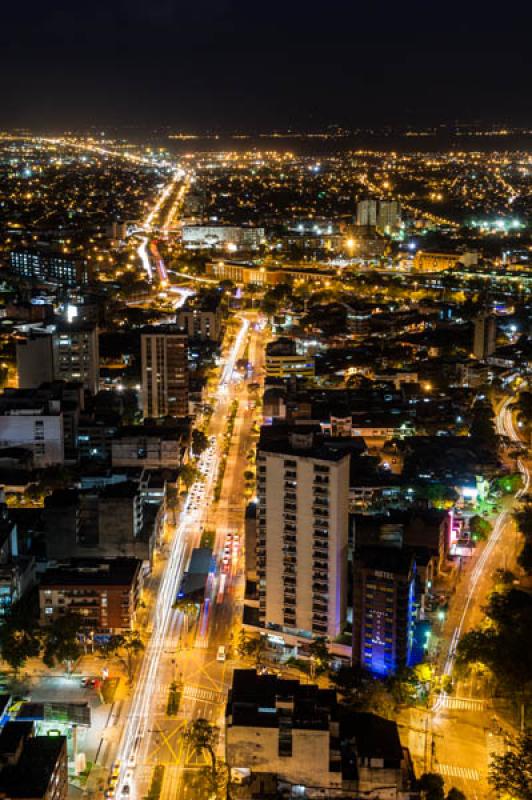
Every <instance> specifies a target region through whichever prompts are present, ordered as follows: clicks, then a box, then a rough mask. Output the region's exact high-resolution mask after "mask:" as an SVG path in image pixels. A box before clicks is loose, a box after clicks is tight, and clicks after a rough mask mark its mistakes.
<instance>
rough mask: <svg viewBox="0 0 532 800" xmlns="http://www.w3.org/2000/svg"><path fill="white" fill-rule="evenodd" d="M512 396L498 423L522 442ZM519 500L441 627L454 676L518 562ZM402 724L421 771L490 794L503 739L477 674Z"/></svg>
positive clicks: (465, 574) (448, 670)
mask: <svg viewBox="0 0 532 800" xmlns="http://www.w3.org/2000/svg"><path fill="white" fill-rule="evenodd" d="M512 400H513V398H512V397H507V398H505V399H504V401H503V402H502V403H501V404H500V407H499V409H498V414H497V426H496V427H497V433H498V434H501V435H504V436H507V437H508V439H509V440H511V441H512V442H515V443H519V441H520V440H519V436H518V433H517V431H516V429H515V426H514V422H513V417H512V412H511V402H512ZM517 465H518V468H519V470H520V472H521V474H522V476H523V488H522V489H521V490H520V491H519V492H518V494H517V496H516V497H517V499H519V497H520V496H521V495H523V494H525V493H526V492H527V491H528V489H529V485H530V472H529V466H528V463H527V461H526V459H525V458H522V459H519V460H518V462H517ZM514 504H515V499H514V498H510V499H508V500H507V501H506V502H505V503H503V509H502V510H501V512H500V514H499V515H498V516H497V518H496V520H495V522H494V525H493V530H492V533H491V536H490V538H489V539H488V541H487V542H486V543H485V545H484V546H483V547H482V548H481V549H479V554H478V556H477V557H476V558H475V559H474V560H472V563H471V564H469V565H466V566H465V567H464V568H463V570H462V574H461V576H460V578H459V581H458V583H457V586H456V591H455V593H454V594H453V597H452V600H451V603H450V608H449V614H448V617H447V619H446V620H445V624H444V626H443V629H442V631H441V642H442V646H441V653H440V657H439V663H437V664H436V668H437V672H439V674H440V675H449V676H450V675H452V672H453V667H454V663H455V657H456V647H457V644H458V641H459V640H460V637H461V636H462V635H463V634H464V633H465V632H467V631H468V630H471V629H472V628H474V627H476V626H477V625H478V624H479V623H480V622H481V621H482V619H483V618H484V613H483V610H482V609H483V606H484V605H485V603H486V600H487V598H488V596H489V594H490V592H491V591H492V590H493V574H494V572H495V571H496V570H497V569H500V568H511V567H512V566H513V565H514V564H515V559H516V556H517V554H518V552H519V546H520V541H519V537H518V535H517V533H516V528H515V523H514V520H513V516H512V510H513V507H514ZM401 722H404V723H405V728H407V730H408V733H407V735H406V736H405V744H408V746H409V747H410V748H411V751H412V753H413V755H414V758H415V760H416V763H417V766H418V771H420V772H422V771H436V772H440V774H441V775H442V776H443V777H444V779H445V781H446V784H447V786H448V787H450V786H456V787H457V788H459V789H461V790H462V791H463V792H464V793H465V794H466V796H467V797H468V800H475V798H478V799H479V800H480V798H485V797H488V796H489V794H490V787H489V786H488V783H487V770H488V764H489V758H490V753H493V752H495V751H498V750H500V748H501V746H502V741H501V738H502V737H500V736H498V735H496V733H495V728H496V727H498V723H497V726H494V717H493V711H491V710H490V709H489V707H488V698H487V697H486V687H485V682H484V681H483V680H481V679H480V678H478V677H475V676H473V677H472V678H470V679H469V680H467V681H458V682H456V684H455V691H454V693H453V695H452V696H447V695H445V694H441V695H439V696H438V697H437V699H436V702H435V703H434V706H433V708H432V709H431V711H430V712H428V713H427V712H426V711H423V710H419V709H411V710H410V711H409V712H408V713H407V714H406V715H403V717H402V719H401Z"/></svg>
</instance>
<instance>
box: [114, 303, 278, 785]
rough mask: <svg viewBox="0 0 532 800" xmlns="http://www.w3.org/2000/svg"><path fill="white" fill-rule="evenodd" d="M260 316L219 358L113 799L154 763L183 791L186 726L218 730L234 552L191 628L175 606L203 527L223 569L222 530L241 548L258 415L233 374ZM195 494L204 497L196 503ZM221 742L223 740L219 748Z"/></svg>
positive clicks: (237, 599)
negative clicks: (172, 707) (172, 710)
mask: <svg viewBox="0 0 532 800" xmlns="http://www.w3.org/2000/svg"><path fill="white" fill-rule="evenodd" d="M255 318H256V315H253V316H252V315H249V316H248V315H242V318H241V323H240V328H239V330H238V333H237V335H236V337H235V339H234V341H233V342H232V344H231V346H230V348H229V349H228V350H227V351H226V352H225V354H224V359H223V367H222V369H221V370H220V375H219V382H218V388H217V390H216V394H215V398H214V413H213V415H212V418H211V422H210V424H209V427H208V430H207V433H208V435H209V436H210V437H212V442H213V444H212V445H211V447H210V449H209V450H208V451H207V452H206V453H205V454H204V455H202V457H201V459H200V466H201V468H202V470H203V472H204V479H203V480H202V481H201V482H200V483H198V484H196V485H194V486H193V487H192V488H191V491H190V492H189V494H188V496H187V499H186V501H185V503H184V507H183V509H182V511H181V513H180V516H179V519H178V521H177V524H176V525H175V529H174V530H170V531H169V541H168V546H167V561H166V565H165V566H164V569H163V571H162V575H161V578H160V582H159V586H158V588H157V590H156V597H155V598H154V602H153V604H152V608H153V611H152V613H151V615H150V617H149V622H148V631H149V641H148V643H147V646H146V649H145V652H144V655H143V659H142V663H141V666H140V669H139V671H138V674H137V677H136V681H135V686H134V692H133V696H132V698H131V701H130V706H129V710H128V713H127V717H126V720H125V724H124V728H123V732H122V735H121V738H120V744H119V746H118V748H117V754H116V758H117V759H118V760H119V761H120V764H121V771H120V779H119V785H118V790H117V792H118V796H120V793H121V790H123V787H124V786H125V785H127V786H129V797H131V798H132V800H135V798H137V797H142V796H143V795H144V794H145V793H146V791H147V789H148V786H149V781H150V778H151V773H152V768H153V766H154V765H155V764H164V765H166V766H167V767H168V769H167V772H166V777H165V783H164V787H163V794H164V795H165V796H166V795H167V794H168V795H169V794H171V795H172V797H175V796H176V791H177V789H176V787H181V788H182V791H183V793H185V791H186V786H185V784H184V782H183V775H184V773H185V772H186V770H187V769H189V768H191V760H192V763H193V766H192V768H196V767H197V764H198V759H197V756H196V755H195V754H191V753H190V752H188V750H187V748H186V746H185V744H184V741H183V739H182V737H181V735H180V734H181V731H182V729H183V726H184V725H185V724H186V722H187V721H188V720H190V719H194V718H196V717H205V718H207V719H209V720H211V721H212V722H214V723H218V724H220V726H221V722H222V719H221V715H222V714H223V708H224V703H225V698H226V693H227V689H228V685H229V682H230V676H231V667H230V662H228V661H225V662H219V661H217V660H216V653H217V649H218V645H219V644H224V645H226V646H228V645H230V642H231V631H232V627H233V624H234V622H235V621H236V619H237V618H238V615H239V612H240V610H241V604H242V592H243V554H242V551H241V548H240V547H238V548H236V549H235V550H234V552H233V554H232V558H231V563H230V565H229V571H228V573H227V574H225V577H224V578H222V577H221V574H220V571H219V569H217V571H216V576H215V577H214V578H213V579H212V581H211V586H210V597H209V603H206V605H207V606H208V608H209V613H208V614H206V615H205V616H204V617H202V618H200V620H199V621H197V623H195V624H194V625H193V626H192V628H191V630H187V620H186V618H185V616H184V614H183V613H182V612H181V611H179V610H176V609H174V608H173V603H174V601H175V598H176V596H177V591H178V587H179V584H180V582H181V577H182V574H183V571H184V569H185V568H186V565H187V561H188V558H189V555H190V552H191V549H192V548H193V547H196V546H198V545H199V543H200V539H201V533H202V531H203V530H205V529H213V530H215V531H216V540H215V552H216V554H217V563H218V565H220V562H221V554H222V551H223V548H224V544H225V541H226V534H227V532H228V530H231V531H232V532H238V533H239V536H240V542H241V543H242V542H243V521H244V510H245V503H246V499H245V496H244V492H243V491H242V488H243V479H242V474H243V472H244V470H245V466H246V457H247V453H248V451H249V449H250V446H251V443H252V436H253V432H252V427H253V424H254V414H253V413H250V410H251V409H250V405H251V404H252V399H251V393H250V390H249V389H248V385H247V382H246V381H243V380H242V379H241V377H240V376H239V375H238V374H237V373H236V372H235V363H236V361H237V359H238V358H239V357H241V356H242V354H243V353H244V351H245V349H246V346H247V345H248V341H249V340H250V349H251V348H252V349H253V353H254V357H255V358H256V360H257V363H258V364H260V363H261V359H262V352H263V336H264V334H263V333H262V332H261V331H259V330H256V329H255V326H254V324H253V323H254V321H255ZM234 401H237V402H238V404H239V407H238V408H239V410H238V413H237V417H236V420H235V426H234V432H233V437H232V442H231V446H230V449H229V452H228V455H227V464H226V469H225V474H224V481H223V486H222V492H221V496H220V499H219V502H218V503H215V502H214V486H215V482H216V476H217V472H218V466H219V462H220V459H221V457H222V449H221V448H222V443H223V433H224V430H225V427H226V422H227V417H228V414H229V411H230V407H231V405H232V403H233V402H234ZM199 492H201V500H200V501H199V502H198V501H194V499H193V498H194V497H195V496H198V493H199ZM176 678H179V679H180V680H182V681H183V684H184V690H183V699H182V702H181V708H180V713H179V715H178V717H176V718H173V717H168V716H167V715H166V703H167V698H168V691H169V686H170V683H171V682H172V681H173V680H175V679H176ZM222 747H223V742H222V741H220V748H221V749H222Z"/></svg>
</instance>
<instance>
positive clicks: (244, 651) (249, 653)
mask: <svg viewBox="0 0 532 800" xmlns="http://www.w3.org/2000/svg"><path fill="white" fill-rule="evenodd" d="M266 644H267V642H266V637H265V636H261V635H260V634H259V636H248V634H247V633H246V631H245V630H244V629H243V628H242V630H241V631H240V633H239V636H238V645H237V650H238V653H239V655H240V656H241V657H242V658H245V657H248V658H251V659H252V660H253V661H254V662H255V667H256V668H258V667H260V666H261V664H262V659H263V656H264V653H265V651H266Z"/></svg>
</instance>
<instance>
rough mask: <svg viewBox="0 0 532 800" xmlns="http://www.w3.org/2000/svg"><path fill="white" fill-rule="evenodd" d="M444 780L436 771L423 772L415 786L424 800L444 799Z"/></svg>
mask: <svg viewBox="0 0 532 800" xmlns="http://www.w3.org/2000/svg"><path fill="white" fill-rule="evenodd" d="M444 785H445V784H444V781H443V778H442V776H441V775H438V774H437V773H436V772H425V773H424V774H423V775H422V776H421V778H420V779H419V780H418V782H417V788H418V789H419V791H420V792H421V796H422V797H424V798H425V800H445V791H444Z"/></svg>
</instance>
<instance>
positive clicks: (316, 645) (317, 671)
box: [308, 636, 330, 677]
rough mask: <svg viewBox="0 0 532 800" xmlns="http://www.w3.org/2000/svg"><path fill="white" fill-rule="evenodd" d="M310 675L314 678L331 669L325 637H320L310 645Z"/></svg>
mask: <svg viewBox="0 0 532 800" xmlns="http://www.w3.org/2000/svg"><path fill="white" fill-rule="evenodd" d="M308 651H309V653H310V674H311V676H312V677H315V676H316V677H317V676H318V675H323V674H324V673H325V672H327V670H328V669H329V660H330V659H329V648H328V646H327V639H326V637H325V636H318V638H317V639H314V641H313V642H312V643H311V644H310V645H309V647H308Z"/></svg>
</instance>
